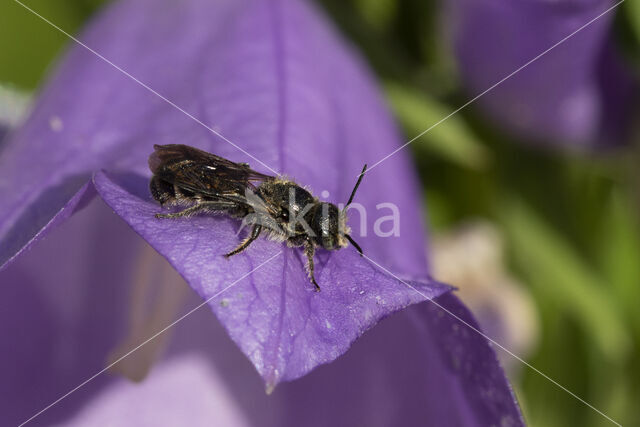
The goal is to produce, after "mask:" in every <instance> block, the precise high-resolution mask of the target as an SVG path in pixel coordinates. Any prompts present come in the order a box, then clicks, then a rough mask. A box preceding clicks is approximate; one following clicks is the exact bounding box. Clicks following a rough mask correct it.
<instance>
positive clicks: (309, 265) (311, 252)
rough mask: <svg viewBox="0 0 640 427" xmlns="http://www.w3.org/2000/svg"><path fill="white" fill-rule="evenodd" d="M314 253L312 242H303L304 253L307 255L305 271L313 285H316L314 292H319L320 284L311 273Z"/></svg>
mask: <svg viewBox="0 0 640 427" xmlns="http://www.w3.org/2000/svg"><path fill="white" fill-rule="evenodd" d="M315 253H316V248H315V246H313V243H311V242H310V241H307V242H305V244H304V254H305V255H306V256H307V273H309V279H310V280H311V283H313V286H315V287H316V292H320V285H318V282H316V277H315V275H314V273H313V270H314V264H313V255H314V254H315Z"/></svg>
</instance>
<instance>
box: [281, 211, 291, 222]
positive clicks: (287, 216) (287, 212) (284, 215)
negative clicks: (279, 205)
mask: <svg viewBox="0 0 640 427" xmlns="http://www.w3.org/2000/svg"><path fill="white" fill-rule="evenodd" d="M280 218H282V219H284V220H288V219H289V211H288V210H286V209H283V210H282V211H281V212H280Z"/></svg>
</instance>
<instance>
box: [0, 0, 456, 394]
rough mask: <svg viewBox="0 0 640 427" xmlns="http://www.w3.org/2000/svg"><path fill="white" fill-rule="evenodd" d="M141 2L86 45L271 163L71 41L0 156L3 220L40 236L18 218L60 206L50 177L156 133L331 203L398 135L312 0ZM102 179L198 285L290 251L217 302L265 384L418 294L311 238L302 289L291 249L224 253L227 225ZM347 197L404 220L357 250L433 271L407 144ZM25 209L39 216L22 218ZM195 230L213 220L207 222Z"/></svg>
mask: <svg viewBox="0 0 640 427" xmlns="http://www.w3.org/2000/svg"><path fill="white" fill-rule="evenodd" d="M144 4H145V2H144V1H143V2H127V1H125V2H121V3H116V5H115V6H114V7H113V8H111V9H110V10H108V11H107V12H106V13H105V14H104V15H103V16H102V19H100V20H98V22H97V23H96V24H94V26H93V27H92V28H91V29H90V30H89V32H88V33H87V36H86V37H85V39H86V40H87V44H88V45H90V46H91V47H92V48H93V49H95V50H96V51H97V52H100V53H101V54H103V55H104V56H105V57H107V58H109V59H110V60H112V61H113V62H114V63H116V64H118V66H120V67H122V68H123V69H125V70H127V72H129V73H131V75H134V76H136V78H138V79H140V81H143V82H145V84H149V86H151V87H153V88H154V90H156V91H158V92H159V93H162V94H165V95H167V96H168V97H169V98H170V99H171V100H172V102H175V103H176V104H178V105H181V106H183V108H185V110H187V111H193V112H194V114H196V115H197V116H198V117H199V120H201V121H202V122H203V123H207V124H209V125H211V126H212V127H214V128H215V129H217V130H218V131H219V132H220V133H221V134H222V135H225V137H226V138H228V139H229V140H231V141H233V142H234V144H237V145H239V146H241V147H242V148H243V149H244V150H246V152H248V153H251V154H252V155H253V156H256V157H257V158H258V159H260V160H261V161H262V162H264V164H259V163H256V162H255V161H254V159H251V158H249V157H247V156H246V155H245V154H244V153H242V152H239V151H238V149H237V148H236V147H234V146H233V145H231V144H229V143H228V142H227V141H223V140H221V139H220V138H219V137H218V136H216V135H214V134H212V133H211V132H210V131H209V130H208V129H206V128H203V127H202V126H200V125H198V123H195V122H194V121H193V120H192V119H190V118H189V117H187V116H185V114H184V113H183V112H181V111H178V110H177V109H176V108H175V107H174V106H173V105H170V104H169V103H167V102H163V101H162V100H160V99H159V98H158V97H157V96H156V95H154V94H151V93H149V92H148V91H147V90H145V89H144V88H142V87H141V86H140V85H137V84H136V83H134V82H132V81H131V79H130V78H128V77H127V76H124V75H122V73H120V72H118V71H117V70H114V69H113V67H110V66H108V65H106V64H105V63H104V62H102V61H100V60H98V59H97V58H95V57H94V56H92V55H90V54H88V53H87V52H86V51H84V49H82V48H80V47H76V48H74V49H73V50H72V51H71V53H70V55H69V58H68V59H67V61H66V62H65V63H64V65H63V68H62V70H61V71H60V73H59V75H58V76H57V78H56V79H55V80H54V82H53V83H52V85H51V86H50V89H49V90H48V92H47V93H46V94H45V95H44V98H43V100H41V102H40V104H39V105H38V106H37V107H36V110H35V112H34V114H33V116H32V117H31V119H30V121H29V123H28V124H27V125H26V126H25V127H24V128H23V129H22V131H21V132H20V133H19V134H18V135H17V136H16V138H14V139H13V140H12V141H11V144H10V145H9V146H8V147H7V150H6V152H5V153H4V154H5V155H4V156H3V159H4V161H5V163H6V165H7V169H8V172H7V173H8V182H15V183H18V185H19V186H20V188H19V190H20V191H21V193H22V194H23V197H22V199H20V200H18V199H17V198H16V197H12V196H11V194H9V201H8V203H7V204H6V205H3V207H5V206H6V210H5V213H6V215H4V217H3V216H2V215H0V218H4V219H5V222H4V224H5V227H6V225H8V224H13V226H14V227H13V228H12V229H11V230H17V231H14V232H17V233H19V236H20V237H24V238H23V239H14V240H15V241H16V242H18V243H20V242H22V241H28V236H29V235H30V234H35V233H33V231H34V230H27V231H28V232H25V230H24V229H23V228H22V227H20V225H21V223H20V222H19V223H16V220H17V219H18V218H19V219H20V220H21V221H25V222H28V223H30V224H36V225H37V224H39V223H40V220H42V219H44V218H49V217H50V216H51V214H52V212H51V209H52V208H54V207H55V208H56V209H60V208H58V207H57V206H59V205H60V204H61V203H62V202H63V201H64V198H65V197H64V192H61V191H56V189H55V188H52V187H51V186H52V185H53V184H54V183H56V182H58V181H60V180H65V179H68V178H69V177H75V176H77V175H80V178H79V179H80V182H81V181H82V180H84V179H86V178H85V175H84V173H85V172H86V171H88V170H91V169H95V168H96V167H97V166H98V165H104V166H105V167H106V168H107V169H119V170H127V171H129V172H137V173H143V174H145V175H146V176H148V175H149V172H148V171H147V170H146V167H145V165H146V161H145V160H146V156H147V155H148V154H149V153H150V152H151V150H152V148H151V147H152V144H153V143H175V142H181V143H187V144H190V145H194V146H198V147H201V148H204V149H207V150H208V151H212V152H215V153H216V154H218V155H221V156H223V157H227V158H231V159H233V160H235V161H249V162H252V165H253V166H254V167H255V168H257V169H261V170H264V168H265V165H272V166H271V167H275V168H277V170H278V171H279V172H282V173H286V174H288V175H290V176H293V177H295V178H296V179H298V180H299V182H300V183H301V184H303V185H308V186H309V187H310V188H311V189H312V190H314V192H315V193H316V194H317V193H319V192H320V191H321V190H325V191H328V192H329V194H330V195H331V198H332V199H333V200H335V201H340V200H342V201H345V200H346V198H347V196H348V194H349V191H350V189H351V187H352V186H353V184H354V181H355V178H356V175H357V173H358V171H359V170H360V169H361V167H362V164H363V163H366V162H373V161H376V160H378V159H380V158H382V157H383V156H385V155H386V154H388V153H389V152H391V151H393V149H394V148H395V147H397V146H398V145H399V142H400V141H399V135H398V133H397V132H396V129H395V127H394V124H393V122H392V119H391V117H390V115H389V114H388V112H387V110H386V108H385V107H384V104H383V102H382V100H381V98H380V95H379V93H378V91H377V90H376V88H375V85H374V84H373V81H372V79H371V77H370V76H369V74H368V72H367V71H366V70H365V68H364V67H363V65H362V64H361V63H360V62H359V61H358V59H357V58H356V57H355V55H354V54H353V52H351V51H350V50H348V49H346V48H345V47H344V45H343V43H342V41H341V40H340V39H339V38H338V37H337V36H336V35H335V34H334V32H333V31H332V30H331V28H330V27H329V26H328V25H327V23H326V22H325V21H324V20H322V19H320V18H319V15H318V14H317V13H316V11H315V10H314V9H313V8H312V7H310V5H309V4H308V3H306V2H301V1H291V0H285V1H267V2H264V1H241V2H228V3H225V2H222V3H210V2H205V1H202V0H192V1H189V2H186V3H185V4H184V5H183V4H178V3H175V2H164V3H158V2H155V1H154V2H149V4H148V5H146V6H144ZM113 28H118V31H117V32H115V33H114V32H113V31H112V29H113ZM159 28H162V29H163V30H162V31H159ZM212 28H213V29H212ZM175 64H180V66H179V67H176V66H175ZM94 86H95V87H94ZM85 93H86V94H87V95H86V96H83V95H84V94H85ZM52 114H53V115H54V116H52ZM33 153H37V157H36V160H37V162H36V166H37V168H35V170H34V167H27V164H26V161H27V160H28V158H27V156H26V154H29V155H30V157H33V155H34V154H33ZM47 173H48V174H47ZM45 174H47V175H45ZM390 177H392V179H390ZM105 178H106V177H105V176H104V175H101V174H100V175H98V177H97V178H96V181H95V183H96V184H97V185H98V187H99V188H100V194H101V195H102V196H103V198H104V199H105V200H106V201H107V202H108V203H110V204H111V206H112V207H113V208H114V209H115V210H116V211H117V212H118V213H119V214H120V215H122V216H123V218H124V219H125V220H127V221H129V223H130V224H131V225H132V226H134V228H136V230H137V231H138V232H139V233H140V234H141V235H142V236H143V237H145V238H146V239H147V240H148V241H149V242H150V243H151V244H152V245H153V246H154V247H155V248H156V249H158V250H159V251H160V252H162V253H163V254H164V255H165V256H167V257H168V258H169V259H170V260H171V262H172V264H173V265H174V266H175V267H176V269H177V270H178V271H179V272H180V273H181V274H182V275H183V276H184V277H186V278H187V279H188V281H189V283H190V284H191V286H193V287H194V289H196V290H197V291H198V292H199V293H200V294H201V295H202V296H203V297H210V296H212V295H213V294H214V293H215V292H216V291H219V290H222V288H223V284H224V283H229V281H230V280H231V279H234V280H235V279H237V278H238V277H240V275H242V274H246V273H247V272H249V271H250V270H251V269H252V268H255V267H256V266H258V265H259V264H260V263H261V262H264V261H265V260H266V259H267V256H266V255H267V254H274V253H276V252H277V251H278V250H280V249H284V251H283V255H282V257H281V258H280V259H278V260H274V261H273V265H269V266H268V267H265V268H264V270H263V271H259V272H256V273H255V274H254V275H253V276H252V277H251V279H250V280H249V281H248V283H249V284H251V286H250V287H247V286H249V284H246V285H243V286H241V287H239V289H238V290H236V293H234V294H232V296H233V298H232V299H231V300H230V301H231V306H232V307H230V308H233V307H235V308H236V310H231V309H228V310H223V309H222V308H221V307H220V306H219V304H218V303H213V304H212V305H213V306H214V307H216V311H217V313H218V315H219V316H220V317H221V318H222V319H223V321H225V324H226V325H227V327H228V328H229V330H230V332H231V334H232V336H233V337H234V339H235V340H236V341H237V342H238V343H239V344H240V345H241V347H242V349H243V350H244V351H245V353H246V354H247V355H248V356H249V357H250V358H251V360H252V361H253V362H254V364H255V365H256V367H257V368H258V370H259V371H260V373H261V374H262V375H263V376H264V378H265V380H266V381H267V384H268V386H269V387H273V386H274V385H275V384H276V383H277V382H278V381H279V380H280V379H293V378H297V377H299V376H301V375H303V374H305V373H306V372H308V371H309V370H310V369H312V368H313V367H315V366H316V365H318V364H319V363H325V362H328V361H330V360H333V359H334V358H335V357H337V356H338V355H340V354H341V353H343V352H344V351H345V350H346V349H347V348H348V346H349V344H350V343H351V342H352V341H353V340H354V339H355V338H357V337H358V336H359V335H360V334H362V333H363V332H364V331H365V330H366V329H368V328H369V327H370V326H372V325H373V324H375V322H376V321H377V320H378V319H380V318H381V317H384V316H386V315H387V314H389V313H391V312H393V311H395V310H398V309H400V308H402V307H404V306H406V305H408V304H410V303H414V302H417V301H420V300H423V299H424V297H423V296H422V295H420V294H419V293H417V292H415V291H414V290H412V289H410V288H408V287H407V286H405V285H403V284H402V283H400V282H398V281H397V280H395V279H391V278H389V277H388V276H387V275H384V274H380V272H378V271H377V270H376V269H375V268H373V266H371V265H369V264H367V263H366V262H365V261H363V260H362V259H360V258H359V257H358V256H357V254H356V253H355V251H354V250H353V248H349V249H345V250H342V251H339V252H335V253H323V251H320V253H319V254H318V256H317V258H318V279H319V280H320V282H321V283H326V284H327V286H325V287H326V288H327V289H326V290H325V292H324V293H323V294H322V295H321V296H317V295H315V294H313V293H309V291H310V287H309V283H308V279H306V274H305V272H304V265H303V262H302V256H301V253H300V251H297V250H292V249H289V248H286V247H283V246H278V245H275V244H273V243H267V242H258V243H256V244H255V248H253V247H252V248H251V249H250V250H249V251H248V252H247V254H246V255H242V256H238V257H236V258H235V259H232V260H229V261H227V260H224V259H223V258H221V255H222V254H223V253H225V252H226V251H228V250H229V249H230V248H231V247H233V246H234V245H235V244H237V242H238V236H236V234H235V228H234V223H232V222H230V221H225V220H220V219H215V218H193V219H190V220H187V221H159V220H157V219H156V218H155V217H154V213H156V212H158V211H159V210H160V208H159V207H158V206H156V205H153V204H150V203H148V201H144V200H143V202H141V201H140V199H139V198H135V197H127V194H126V192H123V191H119V190H118V188H117V186H114V185H112V184H111V183H109V181H108V180H107V179H105ZM33 182H36V183H37V182H39V183H41V185H43V186H44V187H45V190H43V191H41V192H40V194H44V195H45V196H46V195H55V196H56V199H55V200H53V201H48V200H47V201H44V202H41V201H40V200H41V198H42V197H43V196H42V195H40V196H39V197H40V198H36V199H35V201H31V199H32V198H33V197H35V195H37V194H38V189H37V188H35V187H34V188H28V186H29V185H30V184H29V183H33ZM77 182H78V181H77V180H75V179H73V180H72V183H71V184H70V185H69V186H68V187H69V188H75V187H76V186H77V185H78V184H77ZM47 185H49V187H48V188H47V187H46V186H47ZM65 188H67V187H65ZM136 188H137V189H138V188H140V186H139V185H138V186H137V187H136ZM141 192H142V193H145V194H148V190H147V189H146V188H144V190H141V191H140V192H138V193H137V194H136V195H137V196H138V197H140V193H141ZM357 196H358V197H357V202H358V203H360V204H361V205H362V206H363V207H364V208H365V209H366V211H367V212H368V213H369V215H370V216H372V215H374V214H378V215H379V216H382V215H383V214H387V215H388V213H389V209H390V208H387V209H388V210H387V211H382V212H381V211H380V209H379V206H380V205H379V204H381V203H384V204H385V205H386V206H392V207H393V208H394V209H395V210H397V212H399V215H398V218H397V219H398V227H399V230H400V232H399V236H394V237H390V238H387V239H384V240H383V239H381V238H379V237H377V236H375V235H371V234H373V233H371V232H370V231H369V235H368V236H363V237H362V238H360V237H359V240H360V241H361V245H362V247H363V249H364V250H365V252H366V253H367V254H368V255H369V256H370V257H371V258H373V259H374V260H378V262H382V263H384V265H385V266H386V267H387V268H390V269H392V270H393V271H394V272H396V273H397V274H401V275H402V276H403V277H422V278H424V277H426V263H425V260H424V253H425V247H424V238H423V236H424V230H423V228H422V224H421V209H420V205H419V200H418V191H417V188H416V183H415V179H413V174H412V172H411V168H410V167H409V164H408V160H407V157H406V155H404V153H400V154H398V155H395V156H393V157H391V158H390V159H388V160H387V161H386V162H385V165H384V167H381V168H380V169H379V170H378V171H377V172H376V173H372V174H370V175H369V176H367V177H366V180H365V182H364V183H363V184H362V186H361V189H360V190H359V193H358V195H357ZM67 197H68V196H67ZM142 197H143V198H146V197H145V196H142ZM29 204H30V206H29V209H27V210H26V211H24V213H23V214H22V216H21V217H18V216H16V215H17V213H16V212H18V213H19V212H20V210H21V209H20V208H22V209H23V210H24V207H25V206H27V205H29ZM40 206H46V207H47V210H45V211H44V212H43V211H41V209H39V208H40ZM383 206H384V205H383ZM29 212H35V213H36V214H38V215H40V214H41V213H42V215H41V217H39V218H33V217H27V216H26V215H28V213H29ZM32 216H33V215H32ZM25 218H27V219H29V221H26V220H25ZM361 219H362V220H364V218H361ZM364 225H365V226H368V227H370V224H366V223H365V224H364ZM236 226H237V225H236ZM205 228H211V232H210V233H203V232H202V230H203V229H205ZM177 235H180V236H182V238H180V239H178V237H177ZM205 236H206V237H205ZM179 242H180V243H179ZM9 249H17V244H12V245H10V247H9ZM8 256H10V254H8ZM252 281H253V283H252ZM240 290H242V291H243V292H238V291H240ZM420 290H421V292H422V293H423V294H424V295H425V296H426V297H428V298H430V297H433V296H437V295H439V294H440V293H442V292H444V291H445V290H446V287H444V286H442V285H439V284H437V283H435V282H429V281H428V282H426V283H425V285H424V286H420ZM243 294H244V295H243ZM241 295H242V296H241ZM376 297H378V299H376ZM241 299H242V301H241ZM293 301H296V302H297V304H294V303H293ZM332 307H333V308H332ZM254 309H255V311H252V310H254ZM242 328H244V329H242Z"/></svg>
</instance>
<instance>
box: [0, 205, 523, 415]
mask: <svg viewBox="0 0 640 427" xmlns="http://www.w3.org/2000/svg"><path fill="white" fill-rule="evenodd" d="M96 224H99V225H100V226H99V227H96ZM140 243H141V239H138V238H137V237H136V236H135V233H133V232H131V231H130V230H129V229H128V227H126V226H125V225H124V223H123V222H122V221H120V220H119V219H118V218H117V217H116V215H113V214H112V213H111V212H108V210H107V208H106V207H105V206H104V205H103V204H102V203H101V202H99V201H96V202H94V203H92V204H91V205H90V206H89V207H88V208H87V209H85V210H83V211H82V212H81V213H80V214H79V215H77V216H76V217H74V220H73V221H70V222H68V223H67V224H64V225H63V226H62V227H60V228H58V229H56V230H54V231H53V232H52V234H51V236H50V237H49V238H48V239H46V240H44V241H43V242H41V243H40V244H39V245H37V246H36V247H35V248H34V249H33V250H32V251H29V253H27V254H25V256H23V257H20V259H19V260H17V261H16V262H15V263H13V264H12V265H11V266H9V268H7V269H6V270H4V271H2V272H0V283H2V284H3V285H4V287H3V288H4V294H3V298H2V299H0V306H1V307H0V320H2V321H0V329H1V330H2V332H1V334H0V336H2V337H3V338H4V339H10V342H11V345H8V346H6V348H5V349H4V351H3V352H2V353H1V354H0V377H1V378H3V381H0V395H1V396H2V398H0V425H17V424H18V423H20V422H22V421H24V420H26V419H28V418H29V417H31V416H32V415H34V414H35V413H36V412H38V411H40V410H41V409H43V408H44V407H45V406H46V405H48V404H49V403H51V402H53V401H55V400H57V399H58V398H59V397H61V396H62V395H63V394H65V393H67V392H68V391H69V390H71V389H73V388H74V387H76V386H77V385H78V384H80V383H81V382H83V381H84V380H86V379H87V378H89V377H91V376H92V375H94V374H95V373H96V372H98V371H99V370H101V369H102V368H103V367H104V364H105V360H107V355H108V354H109V352H110V351H111V350H112V349H113V348H114V346H115V345H116V343H117V342H118V341H119V340H120V339H121V338H122V336H123V335H124V334H125V331H124V330H123V329H124V328H123V327H124V326H125V324H126V321H125V319H126V317H127V312H128V311H129V308H128V305H129V304H130V303H131V299H130V296H129V294H130V287H131V283H132V281H133V280H135V276H134V274H135V273H134V272H135V270H136V269H137V267H136V266H137V265H138V264H139V253H140V252H141V250H142V245H141V244H140ZM157 258H160V257H159V256H157ZM70 260H73V262H70ZM157 263H160V264H162V263H163V260H158V259H156V258H154V259H153V260H152V261H151V265H152V266H156V265H157ZM134 267H135V268H134ZM87 284H91V286H87ZM176 285H179V283H176ZM196 298H197V299H196ZM199 301H200V300H199V298H198V297H197V296H195V298H192V300H190V301H189V303H188V305H186V306H185V308H184V309H183V312H185V313H186V312H188V311H189V310H190V309H191V307H195V306H197V304H198V303H199ZM435 301H436V302H437V303H438V304H440V305H442V306H443V307H445V308H447V309H448V310H450V311H452V312H453V313H455V314H456V315H458V316H460V317H461V318H462V319H463V320H464V321H466V322H468V323H470V324H472V325H474V326H475V322H473V320H472V318H471V316H470V314H469V313H468V311H467V310H466V309H464V308H463V307H462V306H461V305H460V303H459V302H458V300H457V299H456V298H455V297H453V296H451V295H449V294H445V295H443V296H441V297H438V298H437V299H436V300H435ZM177 316H179V315H177ZM18 328H19V330H20V332H21V333H19V334H16V332H15V331H16V330H17V329H18ZM169 333H173V341H172V343H171V348H170V349H169V351H168V352H167V353H166V356H165V358H164V359H163V360H162V361H160V362H159V364H158V365H157V366H156V367H155V368H154V370H153V371H152V373H151V375H150V376H149V377H148V379H147V380H146V381H148V382H144V383H142V384H131V383H129V382H127V381H125V380H123V379H121V378H118V377H115V376H113V375H109V374H108V373H105V374H102V375H101V376H99V377H97V378H96V379H94V380H93V381H91V382H90V383H88V384H87V385H86V386H84V387H82V388H80V389H79V390H78V391H76V392H75V393H73V394H71V395H70V396H69V397H68V398H65V399H64V400H62V401H60V402H59V403H58V404H56V405H55V406H53V407H52V408H51V409H49V410H48V411H46V412H44V413H43V414H42V415H40V416H39V417H38V418H36V419H35V420H34V425H53V424H55V425H74V424H75V425H104V424H114V425H122V426H127V425H136V426H137V425H149V424H153V425H159V426H162V425H175V424H176V423H178V424H188V425H212V424H216V425H222V424H223V422H224V421H225V420H230V421H231V420H232V421H237V422H240V423H241V422H243V421H246V420H248V424H249V425H263V426H284V427H287V426H300V425H311V426H313V425H336V426H340V425H345V426H346V425H371V426H376V425H390V424H394V425H395V424H398V425H418V424H420V425H423V424H428V425H452V424H456V423H458V424H460V423H463V422H464V423H465V425H507V426H509V425H520V424H521V423H520V418H519V415H518V409H517V405H515V404H514V402H513V396H512V395H511V393H510V391H509V387H508V384H507V383H506V381H505V379H504V376H503V374H502V372H501V370H500V368H499V366H498V364H497V362H496V359H495V355H494V354H493V351H492V350H491V348H490V347H489V346H488V345H487V342H486V341H485V340H484V339H483V338H482V337H481V336H479V335H477V334H475V333H473V332H471V331H470V330H468V329H466V327H465V326H463V325H461V324H459V323H458V322H457V321H456V320H454V319H453V318H451V317H449V316H448V315H447V314H446V313H444V312H443V311H441V310H440V309H438V308H437V307H435V306H434V305H431V303H428V302H427V303H422V304H417V305H414V306H412V307H410V308H408V309H407V310H404V311H402V312H399V313H397V314H394V315H392V316H390V317H389V318H388V319H385V320H384V321H382V322H381V323H379V325H378V326H376V327H375V328H373V329H372V330H370V331H369V332H368V333H367V334H365V335H364V336H363V337H362V338H361V339H359V340H358V341H356V343H355V344H354V345H353V347H352V349H351V350H350V351H349V352H347V353H346V354H345V355H344V356H343V357H340V358H339V359H337V360H336V361H335V362H334V363H331V364H329V365H325V366H322V367H321V368H319V369H317V370H315V371H314V372H312V373H311V374H309V375H307V376H305V377H304V378H302V379H300V380H298V381H294V382H288V383H284V384H281V385H280V386H279V387H278V388H277V389H276V390H275V391H274V392H273V393H272V394H271V395H266V394H265V392H264V384H263V383H262V381H260V379H259V377H258V376H257V375H255V369H254V368H253V366H252V365H251V364H250V363H249V362H248V361H247V359H246V358H244V357H242V356H241V353H240V351H239V350H238V348H237V346H236V345H235V344H234V343H233V342H232V341H231V339H229V337H228V335H227V333H226V331H225V330H224V328H223V327H222V326H221V325H220V324H219V322H216V321H215V319H214V316H213V314H212V313H211V312H210V311H209V310H208V309H207V308H206V307H203V308H202V309H200V310H198V311H196V312H194V313H193V314H192V315H190V316H188V317H186V318H185V319H184V320H183V321H181V322H180V323H178V324H176V325H175V326H174V327H173V328H172V329H171V331H169ZM327 408H331V410H327ZM136 409H137V410H136ZM158 416H161V417H162V418H161V419H159V418H158ZM178 419H179V420H180V421H179V422H176V420H178ZM499 421H502V423H499Z"/></svg>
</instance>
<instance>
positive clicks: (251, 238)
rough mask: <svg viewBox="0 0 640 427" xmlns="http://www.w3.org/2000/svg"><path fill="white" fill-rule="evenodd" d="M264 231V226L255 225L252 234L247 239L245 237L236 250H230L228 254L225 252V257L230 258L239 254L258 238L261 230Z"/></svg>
mask: <svg viewBox="0 0 640 427" xmlns="http://www.w3.org/2000/svg"><path fill="white" fill-rule="evenodd" d="M261 231H262V226H261V225H258V224H256V225H254V226H253V228H252V229H251V234H249V237H247V238H246V239H244V240H243V241H242V243H240V245H238V247H237V248H235V249H234V250H232V251H231V252H229V253H228V254H225V258H229V257H230V256H233V255H236V254H239V253H240V252H242V251H244V250H245V249H247V247H249V245H250V244H251V243H252V242H253V241H254V240H256V239H257V238H258V236H260V232H261Z"/></svg>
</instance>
